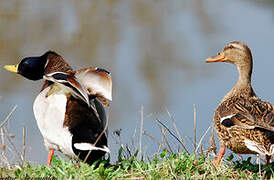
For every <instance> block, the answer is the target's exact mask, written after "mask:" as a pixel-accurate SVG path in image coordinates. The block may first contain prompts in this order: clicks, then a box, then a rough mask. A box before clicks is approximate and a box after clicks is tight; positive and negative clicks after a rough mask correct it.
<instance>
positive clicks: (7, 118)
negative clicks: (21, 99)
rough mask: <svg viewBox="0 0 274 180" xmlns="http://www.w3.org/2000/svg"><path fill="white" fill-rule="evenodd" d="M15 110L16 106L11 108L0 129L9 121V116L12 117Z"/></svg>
mask: <svg viewBox="0 0 274 180" xmlns="http://www.w3.org/2000/svg"><path fill="white" fill-rule="evenodd" d="M16 108H17V105H15V106H14V107H13V108H12V110H11V111H10V112H9V114H8V115H7V117H6V118H5V120H4V121H3V122H2V123H1V124H0V128H1V127H2V126H4V125H5V123H6V122H8V120H9V119H10V117H11V115H12V114H13V112H14V111H15V110H16Z"/></svg>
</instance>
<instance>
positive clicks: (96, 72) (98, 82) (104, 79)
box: [74, 68, 112, 106]
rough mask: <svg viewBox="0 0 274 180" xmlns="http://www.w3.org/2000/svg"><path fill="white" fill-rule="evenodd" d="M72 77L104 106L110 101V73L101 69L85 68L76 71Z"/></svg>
mask: <svg viewBox="0 0 274 180" xmlns="http://www.w3.org/2000/svg"><path fill="white" fill-rule="evenodd" d="M74 76H75V77H76V78H77V79H78V81H79V83H80V84H81V85H82V86H83V87H84V88H85V89H87V91H88V94H89V95H94V96H96V97H97V98H98V99H99V101H100V102H101V103H102V104H104V105H105V106H109V102H110V101H111V100H112V80H111V75H110V72H108V71H106V70H104V69H101V68H85V69H80V70H77V71H76V72H75V74H74Z"/></svg>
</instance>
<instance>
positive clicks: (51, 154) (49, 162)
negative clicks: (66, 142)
mask: <svg viewBox="0 0 274 180" xmlns="http://www.w3.org/2000/svg"><path fill="white" fill-rule="evenodd" d="M53 154H54V150H53V149H50V150H49V154H48V163H47V166H50V164H51V160H52V156H53Z"/></svg>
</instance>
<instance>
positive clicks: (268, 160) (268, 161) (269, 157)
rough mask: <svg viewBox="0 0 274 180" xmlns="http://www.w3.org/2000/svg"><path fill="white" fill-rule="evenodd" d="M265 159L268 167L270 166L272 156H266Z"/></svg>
mask: <svg viewBox="0 0 274 180" xmlns="http://www.w3.org/2000/svg"><path fill="white" fill-rule="evenodd" d="M265 159H266V165H269V164H270V160H271V156H269V155H265Z"/></svg>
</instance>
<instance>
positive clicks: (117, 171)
mask: <svg viewBox="0 0 274 180" xmlns="http://www.w3.org/2000/svg"><path fill="white" fill-rule="evenodd" d="M136 155H137V153H136V154H135V155H134V156H132V157H130V158H124V157H122V155H121V153H120V155H119V157H118V161H117V162H116V163H115V164H109V161H108V160H105V161H102V162H97V163H95V164H94V165H92V166H89V165H87V164H84V163H81V162H80V163H75V162H73V161H67V160H64V159H60V158H57V159H56V158H54V159H53V162H52V165H51V167H46V166H40V165H31V164H30V163H25V164H24V165H22V166H19V165H14V166H13V167H12V168H10V169H8V168H7V167H1V171H0V173H1V177H13V178H18V179H22V178H23V179H25V178H33V177H39V178H41V177H43V178H58V179H87V178H88V179H185V178H187V179H208V178H213V179H225V178H228V179H239V178H242V179H259V178H260V176H261V178H271V179H273V178H274V176H273V168H274V163H271V165H270V167H267V166H266V165H262V166H261V173H259V172H260V168H259V165H256V164H253V163H251V162H250V159H248V160H246V161H241V162H239V161H235V162H233V161H231V159H232V158H233V157H232V155H231V156H230V157H229V159H226V160H224V162H222V164H221V165H220V166H217V165H216V164H215V162H214V161H213V160H212V159H211V158H209V157H204V156H195V155H193V154H192V155H188V154H187V153H185V152H183V153H177V154H173V155H168V152H167V151H166V150H164V151H163V152H162V153H161V154H160V156H159V157H154V158H152V159H151V160H148V161H146V162H144V161H138V160H137V158H136ZM271 167H272V168H271Z"/></svg>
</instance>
